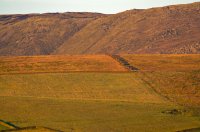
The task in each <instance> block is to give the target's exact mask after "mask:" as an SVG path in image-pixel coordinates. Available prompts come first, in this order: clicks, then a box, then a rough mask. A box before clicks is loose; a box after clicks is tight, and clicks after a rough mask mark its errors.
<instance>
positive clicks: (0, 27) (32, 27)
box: [0, 13, 103, 55]
mask: <svg viewBox="0 0 200 132" xmlns="http://www.w3.org/2000/svg"><path fill="white" fill-rule="evenodd" d="M101 16H103V15H102V14H98V13H62V14H59V13H47V14H29V15H2V16H0V55H48V54H50V53H52V52H53V51H54V50H55V49H57V48H58V47H59V46H60V45H62V44H63V42H65V41H66V40H68V39H69V38H70V37H72V36H73V35H74V34H75V33H76V32H78V31H79V30H80V29H81V28H83V27H84V26H85V25H87V24H88V23H90V22H91V21H93V20H95V19H97V18H98V17H101Z"/></svg>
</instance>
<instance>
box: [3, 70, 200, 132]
mask: <svg viewBox="0 0 200 132" xmlns="http://www.w3.org/2000/svg"><path fill="white" fill-rule="evenodd" d="M0 90H1V92H0V96H1V98H0V104H1V112H0V118H1V119H4V120H8V121H10V122H12V123H14V124H16V125H18V126H21V127H25V126H35V125H36V126H45V127H50V128H53V129H59V130H64V131H71V130H75V131H123V130H124V131H132V130H133V131H147V130H148V131H152V132H155V131H161V130H162V131H166V132H167V131H175V130H183V129H188V128H195V127H198V126H199V125H200V121H198V118H197V117H195V116H194V115H193V114H192V113H191V111H188V112H185V113H182V114H178V115H171V114H165V113H162V112H163V111H166V110H171V109H184V108H183V107H179V106H176V105H175V104H173V103H171V102H168V101H167V100H166V99H165V98H163V97H162V96H160V95H158V94H157V93H155V92H154V91H153V90H152V89H151V88H150V87H149V86H148V85H147V84H145V83H143V81H142V80H141V79H140V76H139V75H138V73H56V74H53V73H51V74H22V75H20V74H16V75H1V76H0ZM13 110H14V112H13Z"/></svg>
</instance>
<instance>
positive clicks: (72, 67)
mask: <svg viewBox="0 0 200 132" xmlns="http://www.w3.org/2000/svg"><path fill="white" fill-rule="evenodd" d="M80 71H81V72H84V71H86V72H88V71H95V72H103V71H104V72H113V71H116V72H117V71H118V72H124V71H127V70H126V69H125V68H124V67H122V66H121V65H119V63H118V62H117V61H115V60H113V59H112V58H111V57H110V56H106V55H95V56H93V55H82V56H80V55H73V56H71V55H66V56H20V57H0V74H12V73H52V72H53V73H55V72H56V73H57V72H80Z"/></svg>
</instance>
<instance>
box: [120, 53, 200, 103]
mask: <svg viewBox="0 0 200 132" xmlns="http://www.w3.org/2000/svg"><path fill="white" fill-rule="evenodd" d="M121 56H123V57H124V58H125V59H126V60H127V61H128V62H129V63H130V64H131V65H133V66H135V67H137V68H139V69H140V72H139V73H138V75H139V76H140V78H142V80H144V82H146V83H148V84H149V85H150V86H151V87H152V88H153V89H154V90H155V91H156V92H157V93H158V94H160V95H162V96H164V97H166V98H168V99H169V100H170V101H172V102H175V103H177V104H180V105H184V106H199V105H200V55H121Z"/></svg>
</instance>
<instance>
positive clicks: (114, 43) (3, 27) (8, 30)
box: [0, 2, 200, 55]
mask: <svg viewBox="0 0 200 132" xmlns="http://www.w3.org/2000/svg"><path fill="white" fill-rule="evenodd" d="M199 13H200V2H197V3H192V4H185V5H173V6H166V7H160V8H151V9H144V10H143V9H140V10H137V9H134V10H129V11H125V12H122V13H118V14H113V15H103V14H98V13H54V14H29V15H1V16H0V55H48V54H105V53H107V54H121V53H126V54H128V53H148V54H152V53H168V54H191V53H200V40H199V35H200V30H199V28H200V15H199Z"/></svg>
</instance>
